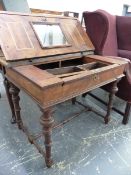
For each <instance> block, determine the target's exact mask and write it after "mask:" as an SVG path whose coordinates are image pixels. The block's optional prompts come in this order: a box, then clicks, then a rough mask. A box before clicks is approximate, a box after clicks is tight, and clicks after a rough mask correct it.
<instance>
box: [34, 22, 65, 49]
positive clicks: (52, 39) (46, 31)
mask: <svg viewBox="0 0 131 175" xmlns="http://www.w3.org/2000/svg"><path fill="white" fill-rule="evenodd" d="M33 28H34V30H35V33H36V35H37V37H38V39H39V41H40V43H41V45H42V47H58V46H65V45H68V42H67V40H66V38H65V35H64V34H63V32H62V30H61V28H60V26H59V24H48V23H47V24H45V23H33Z"/></svg>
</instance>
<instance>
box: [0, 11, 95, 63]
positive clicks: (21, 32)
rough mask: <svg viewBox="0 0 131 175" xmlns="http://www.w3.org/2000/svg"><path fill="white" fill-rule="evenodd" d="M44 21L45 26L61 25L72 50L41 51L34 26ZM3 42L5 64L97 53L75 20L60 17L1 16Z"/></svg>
mask: <svg viewBox="0 0 131 175" xmlns="http://www.w3.org/2000/svg"><path fill="white" fill-rule="evenodd" d="M45 20H46V23H59V24H60V27H61V28H62V31H63V33H64V35H65V37H66V39H67V41H68V43H69V45H70V46H68V47H66V46H65V47H57V48H55V47H54V48H42V47H41V45H40V42H39V40H38V38H37V37H36V33H35V32H34V29H33V27H32V25H31V23H32V22H43V23H45ZM0 40H1V41H0V43H1V48H2V50H3V52H4V55H5V59H6V61H18V60H25V59H30V58H37V57H47V56H53V55H61V54H62V55H63V54H68V53H76V52H82V51H88V50H94V47H93V45H92V43H91V41H90V40H89V38H88V36H87V35H86V33H85V31H84V30H83V29H82V27H81V25H80V23H79V22H78V21H77V20H76V19H75V18H67V17H65V18H63V17H59V16H55V17H54V16H49V15H46V16H34V15H22V14H18V13H17V14H13V13H12V14H11V13H9V14H8V13H0Z"/></svg>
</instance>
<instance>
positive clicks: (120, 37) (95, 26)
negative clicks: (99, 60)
mask: <svg viewBox="0 0 131 175" xmlns="http://www.w3.org/2000/svg"><path fill="white" fill-rule="evenodd" d="M83 18H84V22H85V28H86V32H87V33H88V35H89V37H90V39H91V41H92V43H93V44H94V46H95V54H97V55H104V56H116V57H118V56H119V57H124V58H128V59H129V60H130V61H131V17H127V16H113V15H111V14H109V13H107V12H106V11H103V10H97V11H94V12H83ZM114 59H115V57H114ZM128 71H129V74H128V75H130V76H131V67H130V68H129V70H128ZM128 78H129V77H127V76H125V77H124V78H122V79H121V80H120V82H119V83H118V88H119V90H118V92H117V94H116V95H117V96H118V97H120V98H121V99H123V100H125V101H126V102H127V103H126V109H125V112H124V114H123V116H124V117H123V124H126V123H127V122H128V119H129V115H130V111H131V82H130V81H129V79H128ZM130 79H131V77H130ZM103 88H104V89H106V90H107V89H108V90H109V89H110V84H109V85H107V86H105V87H103Z"/></svg>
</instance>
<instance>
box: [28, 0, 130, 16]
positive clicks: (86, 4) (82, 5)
mask: <svg viewBox="0 0 131 175" xmlns="http://www.w3.org/2000/svg"><path fill="white" fill-rule="evenodd" d="M27 2H28V4H29V7H30V8H31V7H32V8H40V9H45V10H56V11H76V12H79V13H82V12H83V11H86V10H87V11H93V10H96V9H103V10H106V11H108V12H109V13H111V14H114V15H122V10H123V4H130V5H131V1H130V0H76V1H75V0H74V1H73V0H44V1H43V0H37V1H36V0H27Z"/></svg>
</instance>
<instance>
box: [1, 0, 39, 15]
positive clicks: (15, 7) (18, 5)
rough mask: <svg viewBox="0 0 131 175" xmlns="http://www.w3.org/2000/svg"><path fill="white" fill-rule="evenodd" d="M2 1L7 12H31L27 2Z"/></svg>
mask: <svg viewBox="0 0 131 175" xmlns="http://www.w3.org/2000/svg"><path fill="white" fill-rule="evenodd" d="M2 1H3V5H4V8H5V10H6V11H16V12H24V13H26V12H27V13H29V12H30V9H29V6H28V2H27V0H2ZM36 1H37V0H36Z"/></svg>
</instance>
